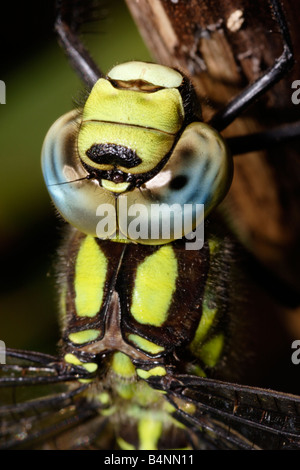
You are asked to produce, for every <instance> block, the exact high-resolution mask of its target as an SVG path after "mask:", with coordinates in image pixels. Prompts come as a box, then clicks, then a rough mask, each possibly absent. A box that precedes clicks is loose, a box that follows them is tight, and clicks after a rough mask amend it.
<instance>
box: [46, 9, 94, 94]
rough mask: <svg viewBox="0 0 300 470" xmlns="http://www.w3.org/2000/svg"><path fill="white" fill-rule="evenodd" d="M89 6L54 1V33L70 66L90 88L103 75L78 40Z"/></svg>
mask: <svg viewBox="0 0 300 470" xmlns="http://www.w3.org/2000/svg"><path fill="white" fill-rule="evenodd" d="M89 5H90V2H87V4H86V5H84V3H83V2H82V1H76V0H73V1H70V0H56V4H55V7H56V15H57V16H56V21H55V31H56V33H57V35H58V40H59V43H60V45H61V46H62V48H63V49H64V51H65V53H66V55H67V57H68V59H69V61H70V63H71V66H72V67H73V69H74V70H75V72H76V73H77V74H78V76H79V77H80V79H81V80H83V82H84V83H85V84H86V85H87V86H88V87H89V88H92V87H93V85H94V84H95V83H96V81H97V80H98V79H99V78H100V77H101V76H103V74H102V72H101V70H100V69H99V67H98V66H97V65H96V63H95V62H94V61H93V59H92V58H91V56H90V54H89V52H88V51H87V49H86V48H85V47H84V45H83V43H82V42H81V40H80V38H79V27H80V25H81V24H82V23H83V22H84V21H85V17H86V14H87V8H88V7H89Z"/></svg>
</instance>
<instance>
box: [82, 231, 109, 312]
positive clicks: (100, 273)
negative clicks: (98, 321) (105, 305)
mask: <svg viewBox="0 0 300 470" xmlns="http://www.w3.org/2000/svg"><path fill="white" fill-rule="evenodd" d="M106 272H107V259H106V257H105V256H104V254H103V253H102V251H101V250H100V248H99V246H98V244H97V242H96V241H95V239H94V238H93V237H91V236H87V237H86V238H85V239H84V240H83V241H82V244H81V246H80V248H79V251H78V254H77V259H76V267H75V279H74V288H75V305H76V312H77V315H78V316H80V317H94V316H96V315H97V313H98V312H99V310H100V308H101V305H102V300H103V288H104V283H105V278H106Z"/></svg>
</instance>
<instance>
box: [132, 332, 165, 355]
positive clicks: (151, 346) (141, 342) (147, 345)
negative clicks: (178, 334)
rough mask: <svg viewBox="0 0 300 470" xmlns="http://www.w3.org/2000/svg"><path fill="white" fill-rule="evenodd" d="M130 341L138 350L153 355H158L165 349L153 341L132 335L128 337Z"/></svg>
mask: <svg viewBox="0 0 300 470" xmlns="http://www.w3.org/2000/svg"><path fill="white" fill-rule="evenodd" d="M128 339H129V340H130V341H132V342H133V343H134V344H135V345H136V346H137V347H138V348H140V349H142V350H143V351H146V352H149V353H151V354H158V353H160V352H162V351H164V349H165V348H164V347H163V346H158V345H157V344H155V343H152V342H151V341H148V340H147V339H145V338H142V337H141V336H139V335H134V334H130V335H128Z"/></svg>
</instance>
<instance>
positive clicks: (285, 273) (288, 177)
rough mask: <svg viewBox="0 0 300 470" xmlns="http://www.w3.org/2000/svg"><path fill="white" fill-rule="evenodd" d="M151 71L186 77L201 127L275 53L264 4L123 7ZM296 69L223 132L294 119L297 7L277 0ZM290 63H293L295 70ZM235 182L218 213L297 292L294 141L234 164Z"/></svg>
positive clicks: (148, 2) (299, 174) (277, 37)
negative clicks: (154, 65) (161, 68)
mask: <svg viewBox="0 0 300 470" xmlns="http://www.w3.org/2000/svg"><path fill="white" fill-rule="evenodd" d="M126 2H127V4H128V7H129V9H130V11H131V13H132V16H133V17H134V19H135V21H136V23H137V25H138V27H139V30H140V32H141V35H142V37H143V38H144V40H145V42H146V43H147V45H148V47H149V49H150V52H151V53H152V55H153V58H154V60H155V61H157V62H158V63H162V64H165V65H168V66H171V67H176V68H179V69H181V70H182V71H183V72H185V73H186V74H187V75H188V76H190V77H191V79H192V81H193V83H194V85H195V89H196V92H197V95H198V97H199V100H200V102H201V103H202V107H203V116H204V120H205V121H207V120H208V119H209V118H210V117H211V116H212V115H213V114H214V112H215V111H216V110H218V109H220V108H222V106H224V105H225V104H226V103H227V102H228V101H229V100H230V99H231V98H233V97H234V96H236V95H237V94H238V93H239V91H241V90H242V89H243V88H244V87H245V86H246V85H247V84H248V83H251V82H252V81H254V80H255V79H257V78H258V77H259V76H260V75H261V74H263V72H264V71H265V70H266V69H267V68H268V67H270V66H272V65H273V64H274V63H275V61H276V59H277V58H278V57H279V56H280V55H281V53H282V50H283V42H282V37H281V34H280V31H279V28H278V25H277V23H276V21H275V19H274V17H273V15H272V9H271V7H270V4H269V2H268V0H187V1H183V0H126ZM282 6H283V10H284V12H285V15H286V18H287V21H288V24H289V30H290V34H291V36H292V42H293V47H294V53H295V59H296V64H295V66H294V68H293V70H292V71H291V72H289V73H288V74H287V75H286V76H285V77H284V78H283V79H282V80H281V81H280V83H278V84H276V85H275V86H274V87H273V88H272V90H270V91H269V92H268V93H267V94H266V95H265V96H264V97H263V98H262V99H260V100H259V101H258V102H257V103H256V104H255V105H252V106H251V107H250V108H249V110H247V111H246V112H245V113H244V114H243V115H242V116H241V117H239V118H238V119H236V120H235V122H234V123H232V124H231V125H230V126H229V127H228V128H227V129H226V130H225V131H224V132H223V134H224V136H226V137H228V136H234V135H242V134H249V133H253V132H257V131H261V130H264V129H267V128H272V127H273V126H276V125H280V124H281V123H286V122H292V121H295V120H297V119H299V118H300V112H299V110H300V105H298V107H297V106H296V105H294V104H293V103H292V101H291V96H292V92H293V90H292V88H291V86H292V83H293V81H294V80H297V79H300V61H299V55H300V54H299V51H300V27H299V26H300V23H299V15H298V14H296V11H297V0H284V2H283V5H282ZM297 59H298V62H297ZM234 164H235V175H234V180H233V184H232V187H231V189H230V192H229V194H228V196H227V197H226V199H225V201H224V202H223V204H222V209H223V212H224V214H225V216H226V217H227V219H228V220H229V222H230V225H231V227H232V228H233V230H234V231H235V232H236V233H238V236H239V238H240V240H242V242H243V243H244V244H245V245H246V246H247V247H248V249H249V250H250V251H251V252H252V253H254V255H255V256H256V257H257V258H258V259H259V260H260V261H261V262H263V263H264V264H265V265H266V266H267V267H268V268H270V269H272V270H273V272H275V273H276V275H277V276H279V277H280V278H281V279H282V280H284V281H285V282H286V283H288V284H289V285H290V286H293V288H295V289H297V290H298V291H300V276H298V268H299V259H300V249H299V243H298V240H299V234H300V213H299V212H300V211H299V202H300V191H299V182H300V165H299V140H297V141H294V143H289V144H288V145H286V144H285V145H283V144H279V145H277V146H276V147H272V149H271V150H270V151H268V152H267V151H259V152H251V153H247V154H245V155H243V156H236V157H234Z"/></svg>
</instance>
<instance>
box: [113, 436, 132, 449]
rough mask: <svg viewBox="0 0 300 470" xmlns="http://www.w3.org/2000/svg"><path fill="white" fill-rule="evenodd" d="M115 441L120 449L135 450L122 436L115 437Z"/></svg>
mask: <svg viewBox="0 0 300 470" xmlns="http://www.w3.org/2000/svg"><path fill="white" fill-rule="evenodd" d="M117 443H118V446H119V447H120V448H121V449H122V450H136V449H135V447H134V446H133V445H132V444H130V443H129V442H126V441H125V440H124V439H122V437H117Z"/></svg>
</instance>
